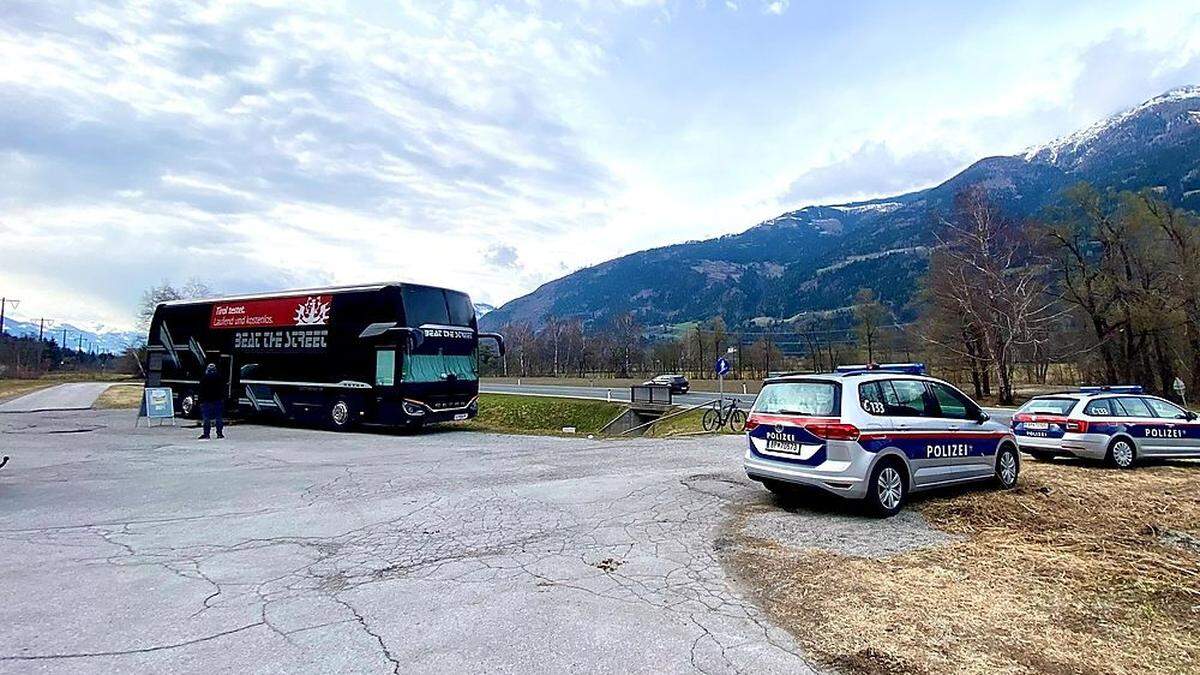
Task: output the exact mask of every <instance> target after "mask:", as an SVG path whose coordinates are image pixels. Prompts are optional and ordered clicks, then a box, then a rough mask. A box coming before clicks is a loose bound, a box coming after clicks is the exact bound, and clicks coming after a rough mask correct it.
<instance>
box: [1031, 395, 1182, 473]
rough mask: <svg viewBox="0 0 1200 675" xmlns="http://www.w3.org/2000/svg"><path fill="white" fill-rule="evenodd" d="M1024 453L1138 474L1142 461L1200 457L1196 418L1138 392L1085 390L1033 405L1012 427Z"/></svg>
mask: <svg viewBox="0 0 1200 675" xmlns="http://www.w3.org/2000/svg"><path fill="white" fill-rule="evenodd" d="M1012 428H1013V434H1014V435H1015V436H1016V437H1017V443H1018V444H1019V445H1020V447H1021V450H1022V451H1023V452H1026V453H1029V454H1030V455H1033V456H1034V457H1037V458H1040V459H1046V458H1049V457H1052V456H1054V455H1073V456H1076V457H1087V458H1091V459H1102V460H1105V461H1107V462H1108V463H1109V464H1111V465H1113V466H1116V467H1119V468H1122V469H1129V468H1132V467H1133V466H1134V465H1135V464H1136V463H1137V460H1138V459H1139V458H1142V457H1200V422H1197V421H1196V413H1194V412H1191V411H1190V410H1184V409H1183V408H1180V407H1179V406H1177V405H1175V404H1174V403H1171V402H1170V401H1168V400H1166V399H1162V398H1158V397H1157V396H1147V395H1145V394H1143V393H1142V388H1141V387H1138V386H1128V387H1082V388H1080V390H1079V391H1078V392H1068V393H1062V394H1049V395H1046V396H1038V397H1036V398H1033V399H1031V400H1030V401H1029V402H1028V403H1026V404H1025V405H1024V406H1022V407H1021V409H1020V410H1018V411H1017V413H1016V414H1015V415H1013V421H1012Z"/></svg>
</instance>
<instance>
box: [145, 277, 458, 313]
mask: <svg viewBox="0 0 1200 675" xmlns="http://www.w3.org/2000/svg"><path fill="white" fill-rule="evenodd" d="M388 286H395V287H397V288H399V287H402V286H423V287H425V288H442V287H441V286H430V285H428V284H414V283H408V282H402V281H381V282H377V283H372V284H351V285H348V286H322V287H317V288H292V289H287V290H282V291H271V292H269V293H246V294H244V295H222V296H217V297H211V298H190V299H184V300H168V301H166V302H160V303H158V306H159V307H176V306H180V305H203V304H206V303H210V302H227V301H231V300H264V299H268V298H286V297H288V296H292V295H324V294H327V293H346V292H349V291H378V290H380V289H383V288H387V287H388ZM442 290H447V291H453V292H455V293H461V292H462V291H455V290H454V289H452V288H444V289H442Z"/></svg>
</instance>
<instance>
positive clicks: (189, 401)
mask: <svg viewBox="0 0 1200 675" xmlns="http://www.w3.org/2000/svg"><path fill="white" fill-rule="evenodd" d="M481 338H483V339H492V340H495V341H496V344H497V347H498V348H499V349H500V350H501V352H503V349H504V342H503V339H502V338H501V337H500V336H499V335H497V334H494V333H482V334H481V333H479V332H478V328H477V324H476V320H475V308H474V305H472V304H471V299H470V298H469V297H468V296H467V294H465V293H460V292H458V291H452V290H448V289H444V288H434V287H432V286H421V285H416V284H407V283H380V284H371V285H363V286H343V287H336V288H316V289H301V290H294V291H281V292H278V293H263V294H258V295H244V296H236V297H227V298H215V299H210V300H179V301H174V302H165V303H162V304H160V305H159V306H158V307H157V308H156V309H155V312H154V318H153V319H152V320H151V323H150V335H149V337H148V339H147V342H146V344H147V346H148V349H149V358H148V365H149V367H148V368H147V373H148V376H147V379H146V384H147V386H164V387H171V388H172V391H173V393H174V396H175V409H176V411H177V412H178V413H179V414H180V415H182V416H184V417H192V416H195V415H196V414H197V412H198V410H199V405H198V401H197V388H198V385H199V381H200V375H201V374H202V373H203V372H204V369H205V367H206V365H207V364H209V363H215V364H217V367H218V368H219V369H220V371H221V373H222V375H223V377H224V378H225V380H226V382H227V383H228V388H227V392H228V396H227V400H226V406H227V408H228V409H230V410H236V411H239V412H247V413H257V414H261V415H263V416H276V417H280V418H287V419H294V420H299V421H306V422H319V423H323V424H327V425H329V426H331V427H333V428H335V429H347V428H349V427H352V426H353V425H355V424H357V423H360V422H366V423H375V424H390V425H405V426H419V425H422V424H426V423H430V422H450V421H462V420H467V419H470V418H472V417H474V416H475V415H476V413H477V411H478V396H479V360H478V346H479V340H480V339H481Z"/></svg>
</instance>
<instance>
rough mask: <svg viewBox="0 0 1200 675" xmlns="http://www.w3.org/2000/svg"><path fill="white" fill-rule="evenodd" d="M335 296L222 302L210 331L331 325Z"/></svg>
mask: <svg viewBox="0 0 1200 675" xmlns="http://www.w3.org/2000/svg"><path fill="white" fill-rule="evenodd" d="M332 304H333V296H331V295H307V296H297V297H292V298H265V299H262V300H241V301H235V302H218V303H216V304H215V305H213V308H212V316H211V318H210V319H209V323H208V325H209V327H210V328H284V327H290V326H325V325H328V324H329V308H330V306H331V305H332Z"/></svg>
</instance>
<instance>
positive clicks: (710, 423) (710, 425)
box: [701, 408, 721, 431]
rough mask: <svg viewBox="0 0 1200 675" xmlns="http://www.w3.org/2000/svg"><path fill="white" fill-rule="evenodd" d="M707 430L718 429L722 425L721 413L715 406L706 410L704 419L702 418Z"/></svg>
mask: <svg viewBox="0 0 1200 675" xmlns="http://www.w3.org/2000/svg"><path fill="white" fill-rule="evenodd" d="M701 423H702V424H703V425H704V430H705V431H716V430H717V429H718V428H720V426H721V414H720V413H718V412H717V411H716V410H715V409H714V408H709V409H708V410H705V411H704V419H703V420H701Z"/></svg>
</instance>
